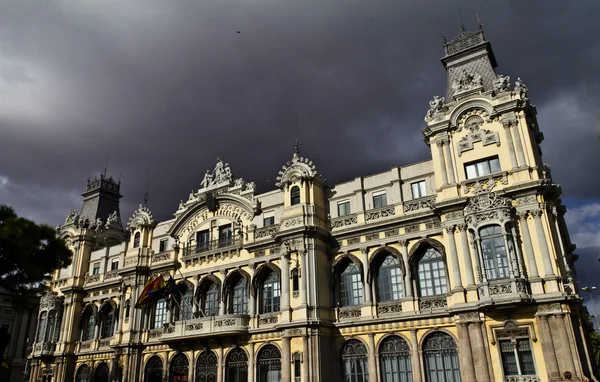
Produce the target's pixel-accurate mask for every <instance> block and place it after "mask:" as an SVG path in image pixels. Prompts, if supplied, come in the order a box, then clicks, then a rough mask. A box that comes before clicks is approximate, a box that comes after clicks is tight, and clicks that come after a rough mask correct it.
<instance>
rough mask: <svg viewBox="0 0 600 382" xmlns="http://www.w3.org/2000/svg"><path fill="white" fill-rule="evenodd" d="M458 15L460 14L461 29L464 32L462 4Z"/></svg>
mask: <svg viewBox="0 0 600 382" xmlns="http://www.w3.org/2000/svg"><path fill="white" fill-rule="evenodd" d="M458 15H459V16H460V30H461V31H463V32H464V31H465V23H464V22H463V18H462V11H461V10H460V5H459V6H458Z"/></svg>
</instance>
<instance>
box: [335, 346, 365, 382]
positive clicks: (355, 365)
mask: <svg viewBox="0 0 600 382" xmlns="http://www.w3.org/2000/svg"><path fill="white" fill-rule="evenodd" d="M368 358H369V353H368V352H367V347H366V346H365V345H364V344H363V343H362V342H360V341H359V340H348V341H346V343H345V344H344V347H342V375H343V376H344V382H368V381H369V366H368V362H369V361H368Z"/></svg>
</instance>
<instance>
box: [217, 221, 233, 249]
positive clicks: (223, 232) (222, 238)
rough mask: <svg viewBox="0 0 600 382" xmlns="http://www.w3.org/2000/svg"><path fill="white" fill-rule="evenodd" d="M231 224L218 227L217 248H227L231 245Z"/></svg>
mask: <svg viewBox="0 0 600 382" xmlns="http://www.w3.org/2000/svg"><path fill="white" fill-rule="evenodd" d="M231 232H232V231H231V224H228V225H224V226H221V227H219V247H228V246H230V245H231V243H232V241H231V237H232V235H231Z"/></svg>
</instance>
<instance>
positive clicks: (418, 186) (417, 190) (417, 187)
mask: <svg viewBox="0 0 600 382" xmlns="http://www.w3.org/2000/svg"><path fill="white" fill-rule="evenodd" d="M410 189H411V190H412V197H413V199H419V198H422V197H425V196H427V188H426V187H425V181H424V180H421V181H420V182H415V183H411V184H410Z"/></svg>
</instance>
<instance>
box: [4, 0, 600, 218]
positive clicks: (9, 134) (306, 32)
mask: <svg viewBox="0 0 600 382" xmlns="http://www.w3.org/2000/svg"><path fill="white" fill-rule="evenodd" d="M457 3H460V5H461V9H462V13H463V15H464V19H465V24H466V26H467V29H474V28H475V27H476V20H475V16H474V14H475V13H476V12H477V13H479V15H480V17H481V20H482V22H483V24H484V26H485V31H486V36H487V38H488V39H489V40H490V41H491V42H492V45H493V47H494V50H495V54H496V58H497V60H498V62H499V65H500V67H499V68H498V72H499V73H503V74H505V75H510V76H511V77H512V79H513V80H515V79H516V78H517V77H522V78H523V80H524V81H525V83H526V84H527V85H528V86H529V89H530V96H531V98H532V101H533V102H535V103H536V104H537V106H538V111H539V113H540V115H539V122H540V126H541V128H542V130H543V131H544V133H545V136H546V142H544V145H543V148H544V159H545V161H546V162H548V163H550V164H551V166H552V169H553V175H554V178H555V180H556V181H557V182H559V183H562V184H563V190H564V191H565V193H566V194H567V195H568V196H571V197H597V196H598V195H597V191H596V190H597V189H598V187H600V180H598V177H589V176H588V175H587V174H586V172H585V169H586V168H590V164H592V163H597V162H598V160H599V159H600V154H599V150H598V139H597V136H596V135H595V134H596V131H595V124H597V123H598V118H599V116H598V111H597V110H598V108H597V105H598V104H599V101H600V99H599V98H600V97H599V96H598V95H599V94H600V85H599V84H600V78H599V76H598V74H597V68H598V67H599V65H600V42H599V41H600V40H599V38H598V36H599V34H600V22H599V21H598V17H597V15H600V13H599V11H600V9H599V8H600V7H599V6H598V3H597V2H595V1H577V2H562V1H536V2H527V3H523V2H516V1H515V2H504V1H486V2H474V1H460V2H448V1H430V2H422V1H383V0H378V1H355V0H343V1H342V0H336V1H323V0H319V1H315V0H303V1H299V2H289V1H281V0H279V1H275V0H272V1H271V0H236V1H227V0H220V1H200V0H197V1H192V0H188V1H177V0H170V1H167V0H155V1H128V2H122V1H108V0H107V1H102V2H91V1H75V0H73V1H71V0H56V1H49V0H48V1H43V0H32V1H4V2H2V3H0V128H1V136H0V202H3V203H8V204H11V205H13V206H14V207H15V208H16V209H17V210H18V212H20V213H22V214H26V215H28V216H31V217H33V218H35V219H37V220H39V221H43V222H48V223H51V224H57V223H60V222H61V221H62V219H63V218H64V216H66V214H67V212H68V210H69V209H70V208H79V206H80V203H81V201H80V200H79V199H78V196H77V195H78V193H80V192H81V191H82V189H83V187H84V186H85V180H86V179H87V177H88V174H89V173H90V172H91V173H92V174H97V173H99V172H100V171H101V170H102V168H103V167H104V162H105V156H106V154H109V166H108V167H109V173H110V174H111V175H113V176H118V175H119V173H120V174H121V177H122V180H123V185H122V193H123V194H124V195H125V198H124V199H123V204H122V214H123V218H124V219H125V220H126V219H127V217H128V216H129V215H130V214H131V212H132V209H133V208H134V206H135V205H137V204H138V203H139V202H140V201H141V196H142V195H143V192H144V187H145V183H146V180H145V178H146V170H147V168H150V193H151V201H150V207H151V208H152V210H153V211H154V213H155V215H156V216H158V217H159V218H161V219H166V218H170V217H171V216H172V215H171V214H172V213H173V211H174V210H175V209H176V207H177V204H178V202H179V200H180V199H185V198H187V195H188V193H189V191H190V190H191V189H197V188H198V187H199V184H200V181H201V178H202V175H203V173H204V171H205V170H206V169H208V168H212V166H214V162H215V158H216V157H217V156H219V157H221V158H223V160H224V161H226V162H228V163H230V165H231V168H232V171H233V173H234V175H235V176H238V177H244V178H245V179H248V180H253V181H257V182H258V184H259V190H260V191H266V190H268V189H270V188H271V187H272V183H269V182H267V180H271V181H272V180H274V178H275V176H276V174H277V171H278V170H279V168H280V166H281V165H282V164H284V163H285V162H286V161H287V160H288V159H289V158H290V156H291V153H292V145H293V142H294V138H295V130H296V127H295V125H296V122H295V111H296V110H298V111H299V126H300V137H301V139H302V141H303V144H304V146H303V154H304V155H306V156H309V157H310V158H311V159H312V160H313V161H314V162H315V163H316V164H317V166H318V169H319V170H320V172H322V173H323V174H324V175H325V176H326V177H327V178H328V179H329V181H330V183H335V182H339V181H343V180H346V179H349V178H351V177H354V176H358V175H365V174H369V173H372V172H379V171H382V170H385V169H386V168H389V167H391V166H394V165H402V164H408V163H411V162H415V161H419V160H423V159H427V158H429V151H428V148H427V146H426V145H425V144H423V142H422V135H421V132H420V131H421V129H422V128H423V127H424V122H423V116H424V114H425V111H426V109H427V102H428V101H429V100H430V99H431V98H432V96H433V95H436V94H439V95H441V94H443V93H444V92H445V73H444V69H443V67H442V65H441V64H440V62H439V58H440V57H441V56H442V54H443V49H442V43H441V35H442V33H443V34H445V35H446V36H447V37H449V38H451V37H453V36H454V35H455V34H457V33H458V32H459V30H460V28H459V26H460V21H459V16H458V10H457ZM237 31H240V33H237ZM574 169H576V171H573V170H574Z"/></svg>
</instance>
